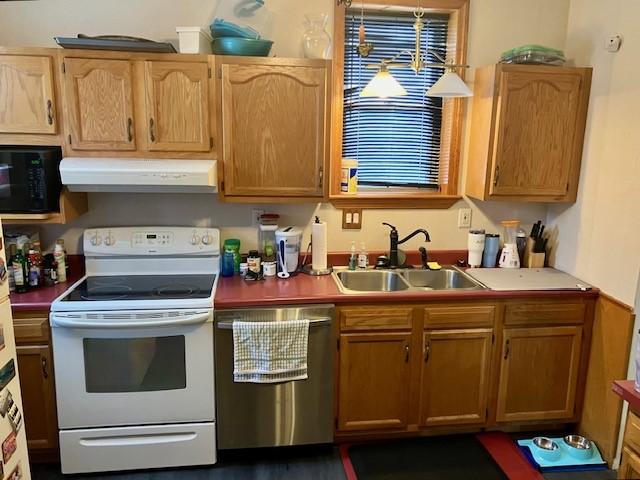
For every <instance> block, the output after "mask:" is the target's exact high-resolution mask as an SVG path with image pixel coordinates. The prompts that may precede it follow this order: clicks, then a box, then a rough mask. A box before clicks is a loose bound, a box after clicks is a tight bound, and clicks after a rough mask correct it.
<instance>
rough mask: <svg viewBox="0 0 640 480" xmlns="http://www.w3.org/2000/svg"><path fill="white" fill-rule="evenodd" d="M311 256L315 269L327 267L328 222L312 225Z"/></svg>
mask: <svg viewBox="0 0 640 480" xmlns="http://www.w3.org/2000/svg"><path fill="white" fill-rule="evenodd" d="M311 258H312V262H311V267H312V268H313V269H314V270H326V269H327V222H320V223H313V224H312V225H311Z"/></svg>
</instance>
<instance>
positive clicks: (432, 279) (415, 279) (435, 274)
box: [402, 267, 484, 290]
mask: <svg viewBox="0 0 640 480" xmlns="http://www.w3.org/2000/svg"><path fill="white" fill-rule="evenodd" d="M402 276H403V277H404V278H405V280H406V281H407V282H408V283H409V285H411V286H412V287H416V288H422V289H427V290H482V289H483V288H484V287H483V286H482V285H481V284H480V283H478V282H476V281H475V280H474V279H472V278H471V277H470V276H469V275H467V274H466V273H464V272H462V271H461V270H457V269H455V268H453V267H443V268H442V269H441V270H403V271H402Z"/></svg>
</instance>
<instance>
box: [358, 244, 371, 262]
mask: <svg viewBox="0 0 640 480" xmlns="http://www.w3.org/2000/svg"><path fill="white" fill-rule="evenodd" d="M368 266H369V255H367V249H366V248H365V246H364V242H361V243H360V253H359V254H358V267H359V268H367V267H368Z"/></svg>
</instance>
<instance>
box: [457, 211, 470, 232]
mask: <svg viewBox="0 0 640 480" xmlns="http://www.w3.org/2000/svg"><path fill="white" fill-rule="evenodd" d="M458 228H471V209H470V208H461V209H459V210H458Z"/></svg>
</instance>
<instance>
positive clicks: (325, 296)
mask: <svg viewBox="0 0 640 480" xmlns="http://www.w3.org/2000/svg"><path fill="white" fill-rule="evenodd" d="M465 253H466V252H464V251H454V250H451V251H439V252H434V254H433V256H432V257H431V258H432V259H435V260H438V261H439V262H440V263H441V264H443V265H445V264H450V263H454V262H455V259H457V258H464V254H465ZM340 255H342V256H345V255H346V254H334V255H331V260H333V262H332V263H342V262H340V261H341V260H344V259H343V258H341V256H340ZM371 257H372V258H375V256H374V254H371ZM410 259H411V260H412V262H411V263H419V257H417V254H416V255H413V254H410ZM69 264H70V272H71V274H70V275H69V280H68V281H67V282H66V283H59V284H57V285H55V286H53V287H41V288H38V289H36V290H33V291H30V292H27V293H12V294H11V296H10V299H11V307H12V309H13V311H28V310H49V309H50V307H51V302H53V300H55V299H56V298H57V297H58V296H60V295H61V294H62V293H63V292H64V291H65V290H66V289H67V288H69V287H70V286H71V285H72V284H73V283H74V282H75V281H77V280H79V279H80V278H81V277H82V275H84V257H83V256H82V255H78V256H75V255H70V256H69ZM598 294H599V291H598V289H596V288H594V289H592V290H589V291H586V292H581V291H566V290H546V291H539V290H519V291H515V290H514V291H494V290H469V291H465V290H449V291H410V292H392V293H359V294H345V293H342V292H340V290H339V289H338V286H337V285H336V283H335V282H334V280H333V278H332V277H331V275H325V276H322V277H313V276H310V275H305V274H298V275H296V276H293V277H291V278H289V279H287V280H281V279H279V278H276V277H271V278H267V279H265V280H263V281H258V282H247V281H245V280H243V279H242V278H241V277H240V276H234V277H230V278H220V279H219V280H218V289H217V290H216V296H215V300H214V307H215V308H216V309H223V308H242V307H259V306H274V305H295V304H310V303H334V304H357V303H401V302H429V301H436V300H445V301H447V300H450V301H456V300H487V299H508V298H523V297H526V298H572V297H573V298H589V297H596V296H598Z"/></svg>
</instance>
